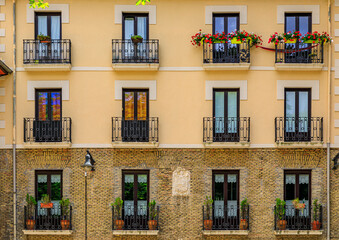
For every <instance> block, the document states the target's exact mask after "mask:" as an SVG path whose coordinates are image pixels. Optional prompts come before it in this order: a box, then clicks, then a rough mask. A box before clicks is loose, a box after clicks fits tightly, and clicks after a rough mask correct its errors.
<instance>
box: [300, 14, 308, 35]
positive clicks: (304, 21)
mask: <svg viewBox="0 0 339 240" xmlns="http://www.w3.org/2000/svg"><path fill="white" fill-rule="evenodd" d="M299 31H300V33H301V34H302V35H305V34H306V33H307V32H308V31H309V17H308V16H300V17H299Z"/></svg>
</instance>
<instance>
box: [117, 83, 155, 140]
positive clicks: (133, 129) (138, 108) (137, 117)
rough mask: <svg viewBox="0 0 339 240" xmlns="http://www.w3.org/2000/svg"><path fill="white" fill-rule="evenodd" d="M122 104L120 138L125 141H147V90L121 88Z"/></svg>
mask: <svg viewBox="0 0 339 240" xmlns="http://www.w3.org/2000/svg"><path fill="white" fill-rule="evenodd" d="M122 104H123V106H122V108H123V109H122V116H123V119H122V130H121V134H122V140H123V141H125V142H148V140H149V122H148V120H149V115H148V114H149V109H148V108H149V96H148V90H147V89H123V101H122Z"/></svg>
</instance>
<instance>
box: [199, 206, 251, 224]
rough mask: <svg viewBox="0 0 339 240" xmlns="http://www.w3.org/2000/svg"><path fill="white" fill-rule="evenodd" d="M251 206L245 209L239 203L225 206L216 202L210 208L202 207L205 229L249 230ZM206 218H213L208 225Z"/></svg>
mask: <svg viewBox="0 0 339 240" xmlns="http://www.w3.org/2000/svg"><path fill="white" fill-rule="evenodd" d="M249 213H250V207H249V206H248V205H247V206H246V207H244V208H243V209H241V207H240V206H237V205H231V206H224V205H216V204H215V203H214V204H213V205H212V206H210V208H209V209H208V208H207V206H206V205H205V206H203V207H202V215H203V230H249V220H250V218H249ZM206 220H212V224H211V225H210V226H208V224H207V223H206Z"/></svg>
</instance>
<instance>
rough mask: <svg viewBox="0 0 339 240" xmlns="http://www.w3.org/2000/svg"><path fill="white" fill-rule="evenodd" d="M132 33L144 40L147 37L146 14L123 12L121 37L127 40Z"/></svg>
mask: <svg viewBox="0 0 339 240" xmlns="http://www.w3.org/2000/svg"><path fill="white" fill-rule="evenodd" d="M134 35H139V36H141V37H142V38H143V39H145V40H147V39H148V14H136V13H133V14H131V13H125V14H123V25H122V36H123V39H124V40H129V39H131V36H134Z"/></svg>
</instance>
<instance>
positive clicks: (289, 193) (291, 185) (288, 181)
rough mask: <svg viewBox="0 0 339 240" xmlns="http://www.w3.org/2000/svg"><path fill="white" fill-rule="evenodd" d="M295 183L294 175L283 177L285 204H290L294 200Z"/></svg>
mask: <svg viewBox="0 0 339 240" xmlns="http://www.w3.org/2000/svg"><path fill="white" fill-rule="evenodd" d="M295 183H296V176H295V174H286V175H285V191H286V196H285V198H286V203H287V202H288V203H289V204H290V205H291V204H292V200H293V199H295V196H296V195H295Z"/></svg>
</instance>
